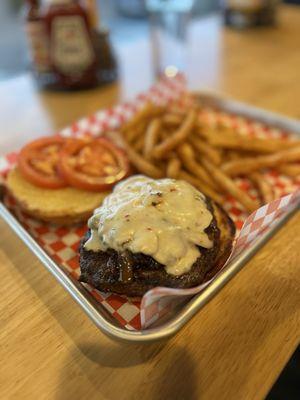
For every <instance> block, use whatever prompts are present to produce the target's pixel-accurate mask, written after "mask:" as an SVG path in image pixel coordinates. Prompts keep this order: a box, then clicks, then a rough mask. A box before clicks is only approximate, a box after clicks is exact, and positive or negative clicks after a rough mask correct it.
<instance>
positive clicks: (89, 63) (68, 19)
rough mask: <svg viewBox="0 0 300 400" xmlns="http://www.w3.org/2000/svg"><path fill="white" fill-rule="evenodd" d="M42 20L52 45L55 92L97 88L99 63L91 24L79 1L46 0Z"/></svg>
mask: <svg viewBox="0 0 300 400" xmlns="http://www.w3.org/2000/svg"><path fill="white" fill-rule="evenodd" d="M42 16H43V20H44V24H45V27H46V30H47V35H48V42H49V58H50V68H51V70H52V79H51V81H50V82H49V81H48V83H47V86H48V87H50V88H54V89H63V90H68V89H82V88H88V87H93V86H96V85H97V76H96V75H97V74H96V69H97V61H96V54H95V48H94V45H93V41H92V36H91V29H90V23H89V20H88V16H87V13H86V11H85V9H84V8H83V7H82V6H81V5H80V3H79V2H78V1H73V0H45V5H44V8H43V15H42Z"/></svg>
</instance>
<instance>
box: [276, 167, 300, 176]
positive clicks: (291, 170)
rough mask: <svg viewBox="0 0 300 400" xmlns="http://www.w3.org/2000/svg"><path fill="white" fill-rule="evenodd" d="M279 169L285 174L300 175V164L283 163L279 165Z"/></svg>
mask: <svg viewBox="0 0 300 400" xmlns="http://www.w3.org/2000/svg"><path fill="white" fill-rule="evenodd" d="M277 170H278V171H279V172H280V173H281V174H284V175H288V176H291V177H298V176H299V177H300V164H282V165H279V166H278V167H277Z"/></svg>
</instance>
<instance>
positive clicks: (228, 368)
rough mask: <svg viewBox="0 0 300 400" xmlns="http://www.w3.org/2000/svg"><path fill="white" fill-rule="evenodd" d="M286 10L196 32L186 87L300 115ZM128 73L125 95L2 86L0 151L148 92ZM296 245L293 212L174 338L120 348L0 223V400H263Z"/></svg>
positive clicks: (278, 359) (290, 344)
mask: <svg viewBox="0 0 300 400" xmlns="http://www.w3.org/2000/svg"><path fill="white" fill-rule="evenodd" d="M281 11H282V12H281V21H280V24H279V27H278V28H277V29H259V30H255V31H250V32H242V33H239V32H234V31H230V30H223V29H221V27H220V22H219V19H218V18H209V19H206V20H203V21H201V22H198V23H197V24H196V23H195V24H194V26H193V30H194V32H196V33H197V35H198V34H199V32H200V33H201V32H202V33H203V36H202V37H203V39H204V44H203V48H202V46H201V40H200V38H199V37H198V49H199V55H198V57H201V58H199V59H198V61H197V58H196V59H195V60H194V62H195V64H196V62H197V65H198V66H199V69H198V73H197V71H196V67H194V69H193V68H192V69H191V74H190V77H191V82H192V86H193V88H194V89H195V88H198V87H205V86H208V87H212V88H214V89H219V90H221V91H223V92H225V93H227V94H229V95H231V96H234V97H235V98H237V99H241V100H244V101H248V102H250V103H252V104H255V105H258V106H263V107H265V108H268V109H271V110H274V111H278V112H282V113H286V114H289V115H291V116H294V117H299V115H300V114H299V101H298V96H299V93H300V90H299V76H298V78H297V74H298V73H299V70H300V54H299V51H297V49H298V47H297V46H298V45H297V40H298V38H299V34H300V10H298V9H297V8H293V7H284V8H282V10H281ZM205 38H211V44H210V43H209V42H208V41H205ZM193 40H195V39H193ZM136 46H137V49H136V50H138V46H143V44H141V43H140V42H139V43H138V44H137V45H136ZM209 46H211V48H209ZM204 47H205V48H206V49H204ZM142 49H143V48H142ZM142 49H141V51H142ZM298 50H299V49H298ZM191 51H192V52H193V48H192V50H191ZM124 53H125V51H124ZM204 54H206V57H203V55H204ZM200 61H201V62H200ZM121 62H122V58H121ZM124 65H125V66H126V68H125V69H124V68H123V73H124V74H125V75H124V76H123V77H122V82H123V87H122V86H110V87H106V88H104V89H103V88H102V89H97V90H93V91H89V92H82V93H76V94H64V93H59V94H57V93H56V94H53V93H47V94H41V93H39V92H37V91H36V89H35V87H34V85H33V83H32V81H31V79H30V77H29V76H27V75H25V76H22V77H19V78H17V79H13V80H10V81H7V82H5V83H2V84H1V85H0V98H1V99H5V101H2V105H1V111H0V126H1V132H2V133H1V135H0V148H1V153H2V152H4V151H6V150H7V149H11V148H17V147H18V146H19V145H20V144H21V143H24V142H25V141H26V140H28V139H29V138H31V137H34V136H39V135H42V134H47V133H50V132H53V131H55V130H56V129H58V128H61V127H63V126H65V125H66V124H68V123H70V122H72V121H73V120H74V119H76V118H78V117H80V116H83V115H86V114H88V113H91V112H93V111H95V110H97V109H99V108H101V107H103V106H107V105H111V104H113V103H114V102H115V101H117V99H118V98H119V96H120V93H124V91H125V93H130V88H129V89H128V90H127V92H126V85H127V84H128V83H129V82H130V79H131V80H132V81H134V82H133V84H132V87H133V88H134V91H136V90H137V89H143V88H144V81H145V80H146V79H145V80H143V73H142V72H140V73H139V74H138V75H136V76H132V75H131V76H130V74H129V72H130V71H131V69H130V62H129V61H128V59H127V58H126V59H124ZM212 66H213V67H212ZM134 68H136V66H135V65H133V66H132V70H134ZM124 71H125V72H124ZM126 71H127V72H126ZM126 74H127V75H126ZM128 74H129V75H128ZM296 78H297V79H296ZM124 82H125V83H124ZM139 82H140V86H139ZM124 85H125V86H124ZM297 85H298V86H297ZM129 86H130V85H129ZM129 86H128V87H129ZM124 87H125V89H124ZM132 94H133V93H132ZM4 133H6V134H5V135H4ZM299 248H300V214H299V213H298V214H297V215H295V216H294V217H292V218H291V219H290V221H289V222H288V223H287V225H286V226H285V227H284V228H283V229H281V230H280V231H279V232H278V233H277V234H276V235H275V236H274V237H273V238H272V239H271V241H270V242H268V243H267V244H266V245H265V246H264V247H263V248H262V249H261V250H260V251H259V253H258V254H257V255H256V256H255V257H254V258H253V259H252V260H251V261H250V262H249V263H248V264H247V265H246V266H245V268H244V269H243V270H242V271H241V272H240V273H239V274H238V275H237V276H236V277H235V278H234V279H233V280H232V281H231V282H230V283H229V284H228V285H227V286H226V287H225V288H224V289H223V290H222V291H221V292H220V293H219V294H218V295H217V296H216V297H215V298H214V299H213V300H212V301H211V302H210V303H209V304H208V305H207V306H206V307H205V308H204V309H203V310H202V311H201V312H199V313H198V314H197V315H196V316H195V317H194V318H193V319H192V321H190V322H189V323H188V324H187V325H186V326H185V327H184V328H183V329H182V331H181V332H180V333H179V334H177V335H176V336H175V337H174V338H172V339H171V340H169V341H168V342H164V343H157V344H151V345H146V346H143V345H126V344H118V343H114V342H112V341H110V340H109V339H108V338H106V337H105V336H104V335H102V334H101V333H100V332H99V331H98V329H97V328H96V327H95V326H94V325H93V324H92V322H90V320H89V319H88V318H87V317H86V316H85V315H84V314H83V312H82V311H81V309H80V308H79V307H78V306H77V305H76V304H75V303H74V302H73V300H72V299H71V298H70V296H69V295H68V294H67V293H66V292H65V291H64V289H62V288H61V287H60V286H59V285H58V283H56V281H55V280H54V278H53V277H52V276H51V275H50V274H49V273H48V272H46V271H45V270H44V268H43V266H42V265H41V263H40V262H39V261H38V260H37V259H36V258H35V256H33V255H32V254H31V252H30V251H29V250H28V249H27V248H26V247H25V245H24V244H23V243H22V242H21V241H20V239H18V238H17V237H16V236H15V234H14V233H13V232H12V231H11V230H10V229H9V228H8V227H7V226H6V225H5V223H4V222H3V221H0V273H1V280H2V282H1V286H0V299H1V301H0V360H1V363H0V398H1V399H5V400H6V399H18V400H19V399H22V400H23V399H25V400H27V399H38V400H43V399H47V400H49V399H50V400H52V399H55V400H69V399H73V400H77V399H78V400H79V399H80V400H81V399H89V400H91V399H95V400H96V399H97V400H102V399H109V400H123V399H124V400H127V399H128V400H132V399H140V398H143V399H145V400H147V399H180V400H181V399H187V400H189V399H191V400H194V399H195V400H196V399H204V400H206V399H208V400H214V399H217V400H222V399H226V400H228V399H230V400H231V399H234V400H235V399H243V400H244V399H245V400H247V399H251V400H252V399H255V400H257V399H263V398H264V397H265V395H266V393H267V392H268V391H269V389H270V388H271V386H272V384H273V382H274V381H275V379H276V378H277V376H278V375H279V373H280V371H281V370H282V368H283V367H284V365H285V364H286V362H287V361H288V359H289V357H290V356H291V354H292V352H293V351H294V349H295V347H296V346H297V344H298V343H299V336H300V335H299V332H300V329H299V328H300V291H299V287H300V252H299Z"/></svg>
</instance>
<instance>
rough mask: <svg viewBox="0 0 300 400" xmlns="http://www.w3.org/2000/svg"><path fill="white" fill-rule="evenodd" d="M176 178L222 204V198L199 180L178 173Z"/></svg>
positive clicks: (184, 172)
mask: <svg viewBox="0 0 300 400" xmlns="http://www.w3.org/2000/svg"><path fill="white" fill-rule="evenodd" d="M178 178H179V179H183V180H184V181H187V182H189V183H190V184H191V185H193V186H195V188H197V189H199V190H200V191H201V192H203V193H204V194H205V195H206V196H208V197H210V198H211V199H212V200H214V201H215V202H217V203H219V204H222V202H223V201H224V199H223V197H222V196H221V195H220V194H219V193H217V192H215V191H214V190H213V189H211V188H210V187H209V186H208V185H207V184H206V183H204V182H202V181H201V180H200V179H197V178H195V177H194V176H193V175H191V174H189V173H188V172H186V171H180V173H179V175H178Z"/></svg>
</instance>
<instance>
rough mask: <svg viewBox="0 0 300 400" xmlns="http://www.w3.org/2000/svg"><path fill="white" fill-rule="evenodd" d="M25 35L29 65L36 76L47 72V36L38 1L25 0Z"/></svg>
mask: <svg viewBox="0 0 300 400" xmlns="http://www.w3.org/2000/svg"><path fill="white" fill-rule="evenodd" d="M26 5H27V9H26V16H25V18H26V26H25V29H26V34H27V40H28V44H29V51H30V56H31V63H32V67H33V69H34V72H35V73H36V74H40V73H42V74H45V73H46V72H47V71H49V51H48V49H49V46H48V35H47V32H46V29H45V25H44V22H43V20H42V18H41V16H40V4H39V1H38V0H26Z"/></svg>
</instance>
